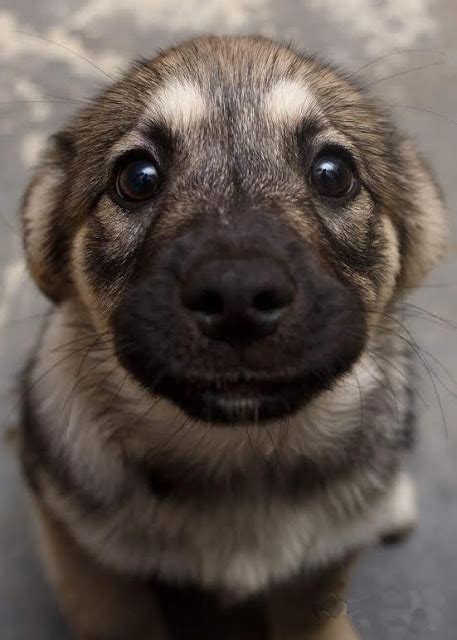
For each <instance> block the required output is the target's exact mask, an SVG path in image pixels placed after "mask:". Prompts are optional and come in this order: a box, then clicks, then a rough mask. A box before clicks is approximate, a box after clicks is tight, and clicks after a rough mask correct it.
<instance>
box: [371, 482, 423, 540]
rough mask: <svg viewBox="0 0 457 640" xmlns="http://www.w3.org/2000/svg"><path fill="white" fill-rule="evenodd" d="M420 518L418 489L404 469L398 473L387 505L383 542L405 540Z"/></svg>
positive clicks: (381, 537)
mask: <svg viewBox="0 0 457 640" xmlns="http://www.w3.org/2000/svg"><path fill="white" fill-rule="evenodd" d="M417 520H418V509H417V491H416V486H415V483H414V481H413V479H412V478H411V476H410V475H409V474H408V473H407V472H405V471H403V472H401V473H400V474H399V475H398V478H397V480H396V481H395V484H394V486H393V487H392V491H391V494H390V497H389V500H388V502H387V503H386V507H385V529H384V531H383V532H382V533H381V536H380V539H381V542H382V543H383V544H397V543H399V542H403V541H404V540H405V539H406V538H408V537H409V536H410V535H411V533H412V532H413V531H414V529H415V528H416V525H417Z"/></svg>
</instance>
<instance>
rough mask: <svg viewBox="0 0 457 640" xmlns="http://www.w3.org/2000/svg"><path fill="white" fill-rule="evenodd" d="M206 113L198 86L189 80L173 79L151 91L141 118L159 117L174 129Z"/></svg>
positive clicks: (193, 121) (152, 118) (189, 124)
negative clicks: (148, 101)
mask: <svg viewBox="0 0 457 640" xmlns="http://www.w3.org/2000/svg"><path fill="white" fill-rule="evenodd" d="M206 113H207V104H206V101H205V98H204V96H203V94H202V91H201V89H200V87H199V86H198V85H196V84H194V83H192V82H190V81H189V80H178V79H174V80H172V81H171V82H170V83H169V84H167V85H165V86H164V87H162V88H160V89H159V90H155V91H153V92H151V95H150V103H149V104H148V106H147V108H146V111H145V113H144V115H143V119H145V120H157V119H160V120H162V121H164V122H165V123H166V124H167V125H168V126H169V127H170V128H171V130H176V129H186V128H188V127H189V126H191V125H193V124H195V123H197V122H198V121H200V120H201V119H202V118H203V116H204V115H205V114H206Z"/></svg>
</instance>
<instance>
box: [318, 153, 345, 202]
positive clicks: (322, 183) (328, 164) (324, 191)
mask: <svg viewBox="0 0 457 640" xmlns="http://www.w3.org/2000/svg"><path fill="white" fill-rule="evenodd" d="M310 177H311V183H312V185H313V187H314V188H315V189H316V191H318V192H319V193H320V194H321V195H323V196H327V197H328V198H342V197H344V196H347V195H348V194H349V193H350V192H351V191H352V189H353V187H354V183H355V180H354V173H353V171H352V167H351V165H350V163H349V161H348V160H346V159H345V158H343V157H339V156H337V155H323V156H320V157H319V158H317V160H315V162H314V164H313V166H312V168H311V176H310Z"/></svg>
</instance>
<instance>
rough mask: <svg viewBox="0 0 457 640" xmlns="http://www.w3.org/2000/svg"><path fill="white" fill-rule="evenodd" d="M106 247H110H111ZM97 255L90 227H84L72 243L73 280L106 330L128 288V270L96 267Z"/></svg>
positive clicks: (102, 329) (99, 326) (97, 322)
mask: <svg viewBox="0 0 457 640" xmlns="http://www.w3.org/2000/svg"><path fill="white" fill-rule="evenodd" d="M104 251H105V252H106V251H109V248H108V247H105V248H104ZM96 261H97V255H96V252H95V251H94V245H93V238H92V234H91V231H90V229H89V228H88V227H83V228H81V229H80V230H79V231H78V233H77V234H76V236H75V238H74V242H73V246H72V260H71V262H72V269H73V273H72V276H73V281H74V283H75V287H76V290H77V292H78V295H79V298H80V301H81V302H82V303H83V305H84V306H85V307H86V309H87V310H88V311H89V314H90V316H91V318H92V321H93V322H94V325H95V326H96V328H97V329H98V330H99V331H107V330H109V328H110V322H111V318H112V316H113V314H114V313H115V311H116V309H117V308H118V306H119V305H120V304H121V302H122V300H123V298H124V296H125V292H126V289H127V281H128V276H129V270H128V269H126V268H124V269H113V268H108V267H105V268H104V269H100V270H98V269H94V263H95V262H96Z"/></svg>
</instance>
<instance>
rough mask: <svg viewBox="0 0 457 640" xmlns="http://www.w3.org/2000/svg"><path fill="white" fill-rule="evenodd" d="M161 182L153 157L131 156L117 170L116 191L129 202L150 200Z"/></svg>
mask: <svg viewBox="0 0 457 640" xmlns="http://www.w3.org/2000/svg"><path fill="white" fill-rule="evenodd" d="M159 182H160V177H159V172H158V170H157V165H156V163H155V162H154V160H152V159H151V158H138V157H137V158H136V159H135V158H130V159H126V161H125V162H123V163H122V164H121V165H120V166H119V168H118V172H117V177H116V192H117V195H118V196H119V197H120V198H122V199H123V200H127V201H128V202H142V201H144V200H149V199H150V198H152V197H153V196H154V195H155V193H156V192H157V189H158V186H159Z"/></svg>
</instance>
